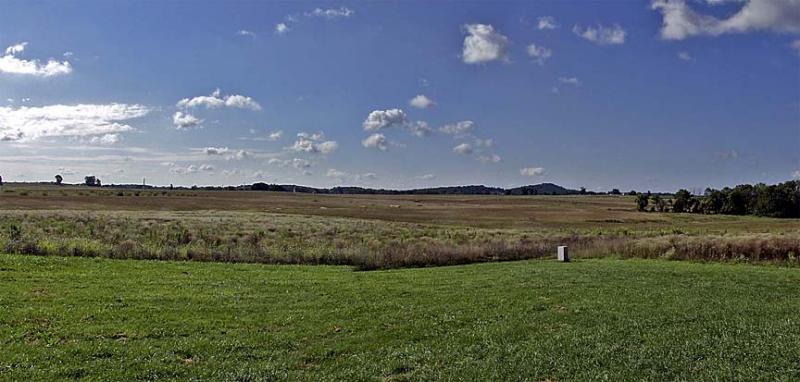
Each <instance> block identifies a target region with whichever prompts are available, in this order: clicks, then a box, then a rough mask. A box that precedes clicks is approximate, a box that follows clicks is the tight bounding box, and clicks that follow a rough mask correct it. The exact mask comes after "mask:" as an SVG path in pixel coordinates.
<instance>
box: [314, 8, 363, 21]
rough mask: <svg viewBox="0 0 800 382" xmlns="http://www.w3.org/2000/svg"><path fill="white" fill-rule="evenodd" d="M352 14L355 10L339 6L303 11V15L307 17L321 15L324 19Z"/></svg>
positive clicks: (345, 16)
mask: <svg viewBox="0 0 800 382" xmlns="http://www.w3.org/2000/svg"><path fill="white" fill-rule="evenodd" d="M354 14H356V11H354V10H352V9H350V8H346V7H339V8H338V9H334V8H329V9H322V8H315V9H314V10H313V11H310V12H306V13H305V15H306V16H308V17H323V18H326V19H338V18H347V17H350V16H353V15H354Z"/></svg>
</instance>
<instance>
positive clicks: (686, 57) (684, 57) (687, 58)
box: [678, 52, 694, 61]
mask: <svg viewBox="0 0 800 382" xmlns="http://www.w3.org/2000/svg"><path fill="white" fill-rule="evenodd" d="M678 58H679V59H681V60H683V61H692V60H694V58H693V57H692V55H690V54H689V52H678Z"/></svg>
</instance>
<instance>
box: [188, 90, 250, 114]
mask: <svg viewBox="0 0 800 382" xmlns="http://www.w3.org/2000/svg"><path fill="white" fill-rule="evenodd" d="M177 106H178V107H179V108H183V109H188V108H195V107H200V106H205V107H206V108H207V109H215V108H220V107H223V106H224V107H232V108H239V109H250V110H256V111H258V110H261V105H259V104H258V102H256V101H255V100H253V99H252V98H250V97H247V96H243V95H239V94H234V95H226V96H224V97H223V96H221V95H220V90H219V89H217V90H214V92H213V93H211V95H208V96H197V97H192V98H184V99H182V100H180V101H178V104H177Z"/></svg>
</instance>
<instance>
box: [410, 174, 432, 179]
mask: <svg viewBox="0 0 800 382" xmlns="http://www.w3.org/2000/svg"><path fill="white" fill-rule="evenodd" d="M435 178H436V175H435V174H425V175H420V176H417V177H414V179H420V180H431V179H435Z"/></svg>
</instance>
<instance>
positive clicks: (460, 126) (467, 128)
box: [439, 121, 475, 135]
mask: <svg viewBox="0 0 800 382" xmlns="http://www.w3.org/2000/svg"><path fill="white" fill-rule="evenodd" d="M474 129H475V122H473V121H461V122H456V123H449V124H446V125H444V126H442V127H440V128H439V131H441V132H442V133H445V134H450V135H463V134H467V133H470V132H472V131H473V130H474Z"/></svg>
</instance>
